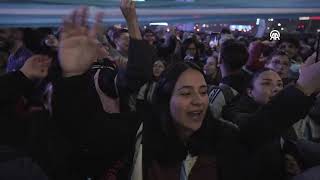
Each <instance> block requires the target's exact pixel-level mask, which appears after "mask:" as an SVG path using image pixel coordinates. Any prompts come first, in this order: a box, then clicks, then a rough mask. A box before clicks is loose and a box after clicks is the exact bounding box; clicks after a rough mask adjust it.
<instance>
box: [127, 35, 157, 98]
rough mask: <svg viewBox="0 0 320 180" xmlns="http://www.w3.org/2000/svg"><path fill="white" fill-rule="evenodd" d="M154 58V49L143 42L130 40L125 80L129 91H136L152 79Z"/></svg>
mask: <svg viewBox="0 0 320 180" xmlns="http://www.w3.org/2000/svg"><path fill="white" fill-rule="evenodd" d="M155 58H156V51H155V49H154V48H153V47H152V46H151V45H149V44H148V43H147V42H146V41H144V40H136V39H130V45H129V56H128V64H127V69H126V71H125V78H126V81H127V84H126V85H127V88H128V89H129V90H130V91H134V92H135V91H138V90H139V89H140V87H141V86H143V85H144V84H145V83H146V82H147V81H149V80H151V79H152V65H153V62H154V60H155Z"/></svg>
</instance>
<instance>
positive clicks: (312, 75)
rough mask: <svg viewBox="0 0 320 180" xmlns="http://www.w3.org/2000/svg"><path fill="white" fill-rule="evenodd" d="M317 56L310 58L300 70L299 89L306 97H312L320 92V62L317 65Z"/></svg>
mask: <svg viewBox="0 0 320 180" xmlns="http://www.w3.org/2000/svg"><path fill="white" fill-rule="evenodd" d="M315 59H316V56H315V54H313V55H312V56H310V57H309V58H308V59H307V60H306V61H305V63H304V64H303V65H301V68H300V76H299V79H298V81H297V85H298V87H300V88H301V90H302V91H303V92H304V93H305V94H306V95H311V94H312V93H314V92H319V90H320V78H319V77H320V62H317V63H315Z"/></svg>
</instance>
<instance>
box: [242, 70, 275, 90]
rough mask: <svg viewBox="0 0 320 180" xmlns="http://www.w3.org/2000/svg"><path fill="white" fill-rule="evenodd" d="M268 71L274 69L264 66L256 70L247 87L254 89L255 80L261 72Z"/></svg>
mask: <svg viewBox="0 0 320 180" xmlns="http://www.w3.org/2000/svg"><path fill="white" fill-rule="evenodd" d="M266 71H273V70H272V69H269V68H262V69H260V70H258V71H256V72H255V73H254V74H253V75H252V76H251V79H250V81H249V83H248V87H247V88H249V89H253V84H254V82H255V81H256V79H257V78H258V77H259V76H260V74H262V73H264V72H266ZM273 72H275V71H273Z"/></svg>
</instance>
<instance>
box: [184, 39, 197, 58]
mask: <svg viewBox="0 0 320 180" xmlns="http://www.w3.org/2000/svg"><path fill="white" fill-rule="evenodd" d="M190 44H194V45H195V47H196V49H197V51H196V54H195V57H194V59H195V60H196V59H199V50H200V49H199V44H198V42H197V41H195V40H194V39H193V38H188V39H186V40H184V41H183V43H182V46H181V58H182V59H184V57H185V56H186V52H187V50H188V47H189V46H190Z"/></svg>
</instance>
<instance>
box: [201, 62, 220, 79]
mask: <svg viewBox="0 0 320 180" xmlns="http://www.w3.org/2000/svg"><path fill="white" fill-rule="evenodd" d="M203 72H204V74H205V75H206V76H205V77H206V81H207V83H208V85H219V82H220V79H221V77H220V76H221V75H220V71H219V67H218V59H217V57H215V56H210V57H208V59H207V62H206V64H205V65H204V67H203Z"/></svg>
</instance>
